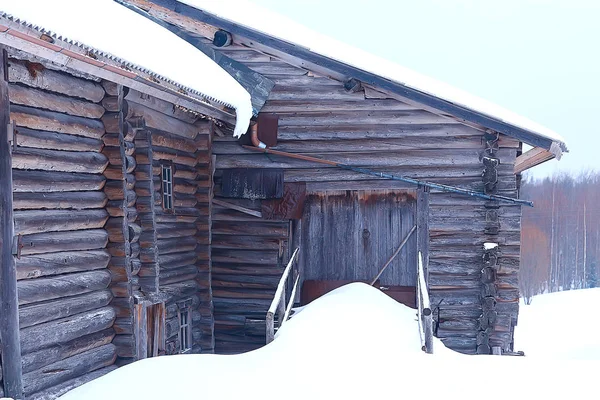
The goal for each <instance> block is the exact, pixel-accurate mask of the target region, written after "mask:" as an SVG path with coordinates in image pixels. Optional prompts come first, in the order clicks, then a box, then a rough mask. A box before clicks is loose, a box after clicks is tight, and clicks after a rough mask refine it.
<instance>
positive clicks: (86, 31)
mask: <svg viewBox="0 0 600 400" xmlns="http://www.w3.org/2000/svg"><path fill="white" fill-rule="evenodd" d="M0 10H2V11H4V12H6V13H8V14H11V15H12V16H14V17H15V18H20V19H23V20H25V21H27V22H28V23H32V24H36V25H39V26H40V27H42V28H44V29H46V30H50V31H52V32H53V33H55V34H58V35H62V36H63V37H67V38H69V39H71V40H75V41H78V42H80V43H82V44H85V45H87V46H91V47H93V48H96V49H98V50H101V51H103V52H107V53H110V54H112V55H114V56H116V57H119V58H122V59H124V60H127V61H129V62H131V63H133V64H136V65H138V66H140V67H143V68H146V69H149V70H151V71H152V72H155V73H157V74H159V75H162V76H164V77H166V78H169V79H172V80H174V81H176V82H178V83H179V84H181V85H184V86H187V87H189V88H191V89H193V90H196V91H198V92H200V93H202V94H203V95H204V96H206V97H209V98H213V99H216V100H217V101H218V102H221V103H224V104H226V105H228V106H231V107H232V108H235V110H236V114H237V122H236V128H235V134H236V135H238V136H240V135H242V134H244V133H245V132H246V131H247V129H248V124H249V121H250V118H251V117H252V104H251V102H250V94H248V92H246V90H245V89H244V88H243V87H242V86H241V85H240V84H239V83H238V82H237V81H236V80H235V79H233V77H231V76H230V75H229V74H228V73H227V72H225V71H224V70H222V69H221V67H219V66H218V65H217V64H215V63H214V62H213V61H212V60H211V59H210V58H208V57H207V56H206V55H205V54H204V53H202V52H201V51H200V50H198V49H196V48H195V47H194V46H192V45H191V44H189V43H187V42H186V41H184V40H182V39H180V38H179V37H178V36H177V35H175V34H174V33H172V32H170V31H168V30H167V29H165V28H163V27H161V26H159V25H158V24H156V23H154V22H152V21H150V20H149V19H147V18H145V17H143V16H141V15H139V14H137V13H135V12H134V11H131V10H129V9H127V8H125V7H123V6H121V5H119V4H117V3H115V2H114V1H113V0H95V1H93V2H90V1H82V0H52V1H49V0H18V1H16V0H14V1H6V0H5V1H2V2H0Z"/></svg>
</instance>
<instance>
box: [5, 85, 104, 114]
mask: <svg viewBox="0 0 600 400" xmlns="http://www.w3.org/2000/svg"><path fill="white" fill-rule="evenodd" d="M9 96H10V102H11V103H14V104H20V105H23V106H30V107H35V108H42V109H44V110H50V111H57V112H60V113H65V114H70V115H75V116H78V117H85V118H94V119H97V118H100V117H102V115H103V114H104V107H102V106H101V105H99V104H95V103H90V102H87V101H83V100H77V99H73V98H69V97H66V96H60V95H56V94H53V93H48V92H45V91H43V90H38V89H31V88H28V87H26V86H20V85H13V84H11V85H9Z"/></svg>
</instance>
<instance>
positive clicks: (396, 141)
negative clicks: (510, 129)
mask: <svg viewBox="0 0 600 400" xmlns="http://www.w3.org/2000/svg"><path fill="white" fill-rule="evenodd" d="M218 51H222V52H223V53H224V54H226V55H227V56H228V57H231V58H232V59H235V60H238V61H240V62H243V63H245V64H246V65H248V66H249V67H250V68H252V69H254V70H255V71H257V72H260V73H262V74H264V75H265V76H267V77H268V78H269V79H272V80H273V81H274V82H275V84H276V85H275V87H274V88H273V90H272V92H271V95H270V97H269V100H268V101H267V102H266V104H265V106H264V108H263V112H270V113H276V114H277V115H278V117H279V134H278V144H277V146H276V147H275V148H276V149H278V150H282V151H288V152H292V153H303V154H310V155H311V156H315V157H320V158H324V159H328V160H333V161H337V162H341V163H346V164H350V165H354V166H361V167H368V168H371V169H374V170H376V171H386V172H390V173H395V174H399V175H405V176H410V177H413V178H418V179H424V180H430V181H433V182H439V183H444V184H448V185H455V186H459V187H463V188H469V189H473V190H477V191H483V190H484V184H483V182H482V173H483V170H484V165H483V164H482V161H481V158H482V157H483V156H484V153H485V145H486V140H485V139H484V132H482V131H480V130H477V129H475V128H472V127H469V126H466V125H463V124H460V123H458V122H457V121H456V120H455V119H451V118H444V117H441V116H439V115H435V114H432V113H430V112H428V111H425V110H423V109H420V108H419V107H416V106H414V105H409V104H406V103H403V102H400V101H397V100H394V99H391V98H388V97H389V96H387V95H385V94H384V93H381V92H377V91H376V90H373V89H372V88H368V90H364V89H361V90H358V91H356V92H348V91H346V90H345V89H344V87H343V84H342V83H341V82H339V81H336V80H334V79H330V78H327V77H323V76H316V75H315V74H313V73H311V72H309V71H307V70H305V69H302V68H298V67H294V66H291V65H289V64H286V63H283V62H281V61H279V60H277V59H276V57H274V56H272V55H268V54H264V53H261V52H259V51H256V50H253V49H250V48H248V47H245V46H240V45H238V44H234V45H233V46H230V47H226V48H223V49H219V50H218ZM498 139H499V140H498V141H497V152H496V153H495V156H496V157H498V158H499V159H500V165H499V166H498V168H497V174H498V183H497V191H498V193H500V194H503V195H506V196H511V197H517V196H518V186H517V179H516V176H515V175H514V174H513V166H514V162H515V159H516V157H517V154H518V153H520V150H521V144H520V142H519V141H518V140H515V139H512V138H509V137H506V136H504V135H499V137H498ZM213 152H214V154H216V156H217V158H216V176H217V177H218V176H219V174H220V173H221V171H222V170H224V169H228V168H280V169H283V170H284V172H285V178H284V179H285V182H306V184H307V190H308V191H309V193H320V192H323V191H331V190H350V191H361V190H390V189H414V187H409V186H408V185H406V184H404V183H402V182H394V181H387V180H380V179H376V178H374V177H372V176H368V175H362V174H360V173H355V172H352V171H346V170H340V169H337V168H332V167H328V166H324V165H320V164H312V163H309V162H305V161H300V160H293V159H288V158H284V157H278V156H273V155H268V156H267V155H264V154H258V153H255V152H251V151H248V150H245V149H243V148H242V147H241V146H240V145H239V143H236V141H235V140H234V139H233V138H231V137H228V136H227V137H215V142H214V144H213ZM217 179H218V178H217ZM429 200H430V207H429V215H428V218H429V236H430V243H429V245H430V263H429V283H430V294H431V297H432V303H433V304H435V305H436V307H437V308H436V314H435V317H436V320H437V324H438V325H437V331H436V332H437V335H438V337H440V338H441V339H442V340H443V341H444V342H445V343H446V344H447V345H448V346H450V347H452V348H454V349H456V350H458V351H462V352H464V353H475V352H476V351H477V347H478V335H480V336H481V333H480V330H479V327H480V321H479V318H480V316H481V315H482V313H483V309H482V304H483V302H484V300H483V297H482V283H481V270H482V267H483V262H482V257H483V254H484V250H483V244H484V243H486V242H495V243H499V266H500V267H499V269H498V271H497V276H496V282H495V284H494V286H495V287H496V288H497V293H496V301H497V305H496V309H495V312H497V318H496V320H495V322H494V323H493V327H492V328H490V329H487V330H486V331H485V332H486V334H489V337H490V340H491V342H494V343H496V344H497V345H501V346H502V347H503V348H504V349H510V347H511V346H512V332H513V327H514V325H515V324H516V316H517V312H518V286H517V272H518V266H519V249H520V208H519V207H518V206H511V205H506V204H504V203H502V204H499V205H498V204H492V206H493V207H494V209H495V210H497V216H498V221H497V222H498V223H499V228H498V230H497V234H494V233H495V232H492V231H489V230H488V229H487V228H488V225H489V222H486V218H487V217H488V215H489V213H488V211H489V209H488V208H486V205H487V206H490V204H486V202H484V201H483V200H479V199H472V198H469V197H465V196H459V195H451V194H445V193H441V192H439V191H436V190H432V192H431V194H430V197H429ZM248 206H250V205H248ZM252 207H254V208H255V209H257V210H259V209H260V206H259V205H258V204H253V205H252ZM215 210H218V208H215ZM228 213H229V216H228V218H227V220H226V221H225V220H224V221H222V222H219V229H220V230H222V231H229V232H231V234H234V233H237V234H238V235H245V234H248V232H253V231H255V230H256V231H260V232H261V235H262V237H268V235H270V234H274V232H276V229H278V228H276V227H275V226H273V227H269V226H268V225H266V223H265V222H264V221H260V220H258V219H256V218H254V217H250V216H247V215H244V214H241V213H239V212H235V211H228ZM213 216H216V214H215V212H213ZM221 218H222V217H221ZM213 237H214V238H218V237H217V236H213ZM219 239H220V238H219ZM236 240H241V239H236ZM261 240H262V239H261ZM215 243H218V241H214V242H213V249H214V250H213V251H215V250H216V247H215ZM269 243H271V246H273V248H275V242H274V241H271V242H269ZM230 251H232V253H231V254H234V253H235V257H236V259H237V260H240V261H239V263H241V265H239V266H238V269H237V270H229V271H228V272H229V275H228V276H229V277H230V279H232V280H233V279H238V278H237V277H236V275H238V274H244V273H246V272H242V271H244V270H245V269H249V268H253V267H254V265H252V264H251V261H250V260H259V261H258V262H264V261H262V260H261V259H260V256H261V255H260V254H256V251H255V250H254V248H253V247H246V248H238V249H235V251H234V250H233V249H232V248H229V247H227V248H221V249H219V250H218V254H220V255H221V254H222V256H223V257H229V255H230ZM263 253H264V254H267V253H266V252H263ZM302 259H303V257H301V261H300V263H301V264H302V263H303V262H304V261H303V260H302ZM243 260H246V262H245V263H244V261H243ZM255 262H256V261H255ZM251 265H252V267H251ZM268 271H269V270H256V273H260V274H262V275H261V278H258V279H262V280H264V281H266V280H267V279H272V280H274V279H275V277H271V275H269V274H268ZM253 279H254V280H255V281H256V279H257V278H256V277H254V278H253ZM242 280H243V279H242ZM213 286H214V282H213ZM250 293H251V292H250V291H249V290H248V295H247V296H246V298H247V299H248V300H247V301H249V302H250V301H251V297H250ZM251 308H252V307H250V306H249V307H247V308H246V310H247V311H246V312H241V311H242V310H240V311H238V312H239V313H240V315H242V316H243V315H250V311H249V310H250V309H251ZM220 332H224V331H220V327H219V326H216V335H217V337H219V335H220ZM241 347H242V346H237V347H236V349H240V348H241ZM233 349H234V347H230V348H228V349H226V350H227V352H229V351H230V350H231V351H233ZM217 350H218V351H219V350H220V349H219V348H217Z"/></svg>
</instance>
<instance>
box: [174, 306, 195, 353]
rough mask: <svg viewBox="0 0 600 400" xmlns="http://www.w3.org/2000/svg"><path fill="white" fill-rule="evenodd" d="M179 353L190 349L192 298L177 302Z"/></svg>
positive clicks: (187, 351) (188, 351)
mask: <svg viewBox="0 0 600 400" xmlns="http://www.w3.org/2000/svg"><path fill="white" fill-rule="evenodd" d="M177 322H178V323H179V332H178V338H179V349H178V350H179V354H185V353H190V352H191V351H192V347H193V346H192V299H187V300H185V301H180V302H177Z"/></svg>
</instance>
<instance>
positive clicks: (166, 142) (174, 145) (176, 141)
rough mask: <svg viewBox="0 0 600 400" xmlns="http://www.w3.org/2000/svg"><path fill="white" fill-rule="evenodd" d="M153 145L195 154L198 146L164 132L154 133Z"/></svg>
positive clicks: (188, 140)
mask: <svg viewBox="0 0 600 400" xmlns="http://www.w3.org/2000/svg"><path fill="white" fill-rule="evenodd" d="M152 145H153V146H158V147H166V148H170V149H173V150H179V151H182V152H187V153H192V154H194V153H195V152H196V150H198V147H197V144H196V143H195V142H194V141H193V140H191V139H186V138H182V137H181V136H175V135H172V134H168V133H163V132H152Z"/></svg>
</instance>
